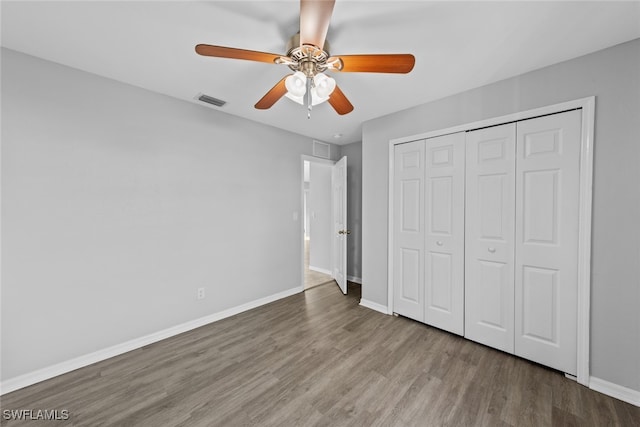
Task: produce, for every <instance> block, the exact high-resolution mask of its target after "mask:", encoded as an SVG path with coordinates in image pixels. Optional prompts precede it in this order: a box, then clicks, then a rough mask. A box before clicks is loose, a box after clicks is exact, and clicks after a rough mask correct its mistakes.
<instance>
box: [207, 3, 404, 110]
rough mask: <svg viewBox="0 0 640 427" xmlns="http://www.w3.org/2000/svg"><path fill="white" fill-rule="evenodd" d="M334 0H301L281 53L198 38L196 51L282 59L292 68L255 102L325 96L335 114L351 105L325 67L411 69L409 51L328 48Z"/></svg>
mask: <svg viewBox="0 0 640 427" xmlns="http://www.w3.org/2000/svg"><path fill="white" fill-rule="evenodd" d="M334 4H335V0H300V32H299V33H298V34H295V35H294V36H292V37H291V38H290V40H289V42H288V44H287V53H286V55H278V54H274V53H267V52H258V51H255V50H245V49H236V48H232V47H224V46H213V45H208V44H199V45H197V46H196V52H197V53H198V54H200V55H203V56H214V57H218V58H231V59H245V60H249V61H257V62H266V63H270V64H282V65H287V66H289V68H290V69H291V70H292V71H294V73H293V74H288V75H286V76H284V77H283V78H282V79H281V80H280V81H279V82H278V83H276V85H275V86H274V87H273V88H271V90H269V91H268V92H267V93H266V94H265V95H264V96H263V97H262V99H260V100H259V101H258V102H257V103H256V105H255V108H257V109H260V110H265V109H268V108H271V106H273V105H274V104H275V103H276V102H277V101H278V100H279V99H280V98H282V97H283V96H285V95H286V96H287V97H288V98H290V99H292V100H294V101H296V102H298V103H299V104H302V105H307V108H308V113H307V117H311V107H312V106H313V105H316V104H319V103H321V102H324V101H328V102H329V104H331V106H332V107H333V108H334V109H335V110H336V112H337V113H338V114H340V115H342V114H347V113H350V112H351V111H353V105H351V102H349V100H348V99H347V97H346V96H345V94H344V93H343V92H342V91H341V90H340V88H339V87H338V86H337V85H336V82H335V80H334V79H333V78H331V77H329V76H327V75H326V74H324V72H325V71H335V72H343V73H347V72H369V73H401V74H406V73H408V72H410V71H411V70H412V69H413V66H414V64H415V58H414V56H413V55H411V54H373V55H340V56H331V55H330V54H329V43H328V42H327V40H326V36H327V30H328V29H329V21H330V20H331V14H332V13H333V6H334Z"/></svg>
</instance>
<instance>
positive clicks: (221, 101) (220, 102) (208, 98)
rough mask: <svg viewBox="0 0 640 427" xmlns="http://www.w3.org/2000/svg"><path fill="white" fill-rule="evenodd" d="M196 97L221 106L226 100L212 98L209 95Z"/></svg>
mask: <svg viewBox="0 0 640 427" xmlns="http://www.w3.org/2000/svg"><path fill="white" fill-rule="evenodd" d="M198 99H199V100H200V101H202V102H206V103H207V104H211V105H215V106H216V107H222V106H223V105H224V104H226V103H227V101H223V100H222V99H218V98H214V97H213V96H209V95H204V94H203V95H200V96H199V97H198Z"/></svg>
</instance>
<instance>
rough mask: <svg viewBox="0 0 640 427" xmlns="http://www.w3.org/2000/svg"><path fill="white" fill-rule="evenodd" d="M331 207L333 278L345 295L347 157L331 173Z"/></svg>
mask: <svg viewBox="0 0 640 427" xmlns="http://www.w3.org/2000/svg"><path fill="white" fill-rule="evenodd" d="M331 188H332V198H331V204H332V206H333V236H334V237H333V278H334V279H335V281H336V282H337V283H338V286H340V290H341V291H342V293H343V294H345V295H346V294H347V235H348V234H351V231H349V230H347V157H346V156H344V157H343V158H341V159H340V160H339V161H338V162H337V163H336V164H335V165H334V166H333V169H332V171H331Z"/></svg>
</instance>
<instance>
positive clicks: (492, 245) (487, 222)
mask: <svg viewBox="0 0 640 427" xmlns="http://www.w3.org/2000/svg"><path fill="white" fill-rule="evenodd" d="M515 131H516V129H515V124H513V123H510V124H506V125H501V126H494V127H490V128H486V129H480V130H477V131H472V132H468V133H467V135H466V166H467V168H466V196H465V197H466V215H465V332H464V335H465V337H467V338H469V339H471V340H474V341H477V342H480V343H483V344H486V345H489V346H491V347H494V348H498V349H500V350H503V351H507V352H511V353H513V351H514V217H515V134H516V132H515Z"/></svg>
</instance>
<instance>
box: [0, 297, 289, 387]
mask: <svg viewBox="0 0 640 427" xmlns="http://www.w3.org/2000/svg"><path fill="white" fill-rule="evenodd" d="M300 292H301V289H300V287H299V286H298V287H295V288H291V289H288V290H286V291H282V292H278V293H277V294H273V295H269V296H267V297H264V298H260V299H257V300H254V301H250V302H248V303H246V304H242V305H239V306H236V307H232V308H229V309H227V310H223V311H220V312H218V313H214V314H210V315H208V316H204V317H201V318H199V319H195V320H191V321H189V322H185V323H182V324H180V325H176V326H172V327H170V328H167V329H164V330H162V331H158V332H154V333H152V334H149V335H145V336H142V337H139V338H135V339H132V340H130V341H126V342H123V343H121V344H116V345H114V346H111V347H107V348H105V349H102V350H98V351H96V352H93V353H89V354H85V355H83V356H80V357H76V358H74V359H71V360H67V361H64V362H61V363H56V364H55V365H52V366H49V367H46V368H42V369H38V370H37V371H33V372H29V373H27V374H23V375H20V376H17V377H14V378H9V379H8V380H5V381H3V382H2V383H0V396H1V395H3V394H6V393H10V392H12V391H15V390H18V389H21V388H24V387H27V386H30V385H33V384H36V383H39V382H41V381H44V380H48V379H50V378H53V377H57V376H58V375H62V374H65V373H67V372H71V371H74V370H76V369H79V368H82V367H85V366H88V365H91V364H93V363H97V362H101V361H103V360H106V359H109V358H111V357H114V356H118V355H120V354H123V353H126V352H128V351H131V350H135V349H138V348H140V347H144V346H146V345H149V344H153V343H155V342H158V341H161V340H163V339H166V338H170V337H172V336H175V335H178V334H181V333H183V332H187V331H190V330H192V329H196V328H199V327H201V326H204V325H207V324H209V323H213V322H216V321H218V320H222V319H225V318H227V317H231V316H234V315H236V314H238V313H242V312H244V311H247V310H251V309H253V308H256V307H260V306H261V305H265V304H268V303H270V302H273V301H277V300H279V299H282V298H286V297H288V296H291V295H294V294H297V293H300Z"/></svg>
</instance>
